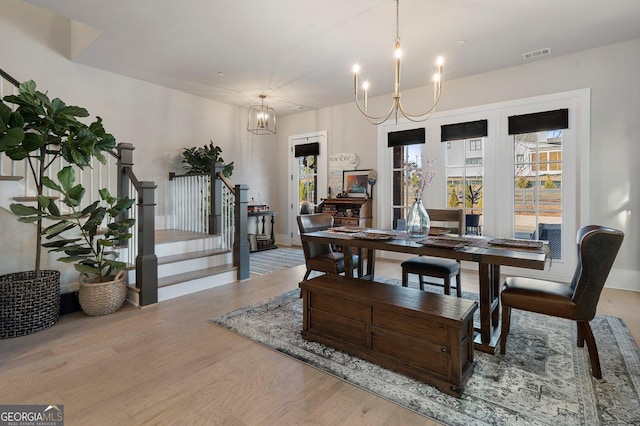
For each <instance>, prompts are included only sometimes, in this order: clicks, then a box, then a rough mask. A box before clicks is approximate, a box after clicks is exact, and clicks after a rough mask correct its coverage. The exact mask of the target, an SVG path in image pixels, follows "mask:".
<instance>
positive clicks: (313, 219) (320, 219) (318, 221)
mask: <svg viewBox="0 0 640 426" xmlns="http://www.w3.org/2000/svg"><path fill="white" fill-rule="evenodd" d="M297 219H298V229H299V230H300V234H305V233H308V232H316V231H324V230H325V229H328V228H331V227H333V216H331V215H330V214H327V213H313V214H305V215H299V216H298V217H297ZM302 250H303V251H304V257H305V258H306V259H312V258H314V257H316V256H318V255H321V254H325V253H331V252H332V250H331V246H330V245H329V244H322V243H313V242H305V241H303V242H302Z"/></svg>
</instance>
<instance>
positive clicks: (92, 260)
mask: <svg viewBox="0 0 640 426" xmlns="http://www.w3.org/2000/svg"><path fill="white" fill-rule="evenodd" d="M57 178H58V182H54V181H53V180H52V179H49V178H46V177H45V179H44V182H43V184H44V185H45V186H46V187H47V188H50V189H52V190H54V191H57V192H59V193H60V196H61V203H62V204H64V206H66V210H67V213H62V212H61V209H60V208H59V207H58V206H57V205H56V203H55V201H54V200H50V199H49V200H48V201H45V203H46V209H47V212H48V213H47V214H46V215H45V218H46V219H48V220H51V221H53V222H54V223H53V224H52V225H49V226H48V227H46V228H44V229H43V231H42V233H43V235H45V236H46V239H47V240H53V239H54V238H55V240H53V241H50V242H46V243H44V244H43V245H42V246H43V247H45V248H48V249H49V252H63V253H64V254H65V255H66V256H64V257H61V258H59V259H58V260H60V261H62V262H65V263H75V265H74V266H75V269H76V270H77V271H78V272H80V289H79V291H78V298H79V300H80V306H81V307H82V310H83V311H84V312H85V313H86V314H88V315H106V314H110V313H111V312H114V311H116V310H118V309H119V308H120V307H121V306H122V304H123V303H124V299H125V296H126V276H125V273H126V267H127V265H126V263H124V262H121V261H118V260H117V257H118V255H119V253H118V251H117V248H118V246H122V245H123V244H125V243H126V241H127V240H129V239H130V238H131V233H130V229H131V227H132V226H133V225H134V224H135V219H131V218H127V214H126V213H127V211H128V210H129V209H130V208H131V206H132V205H133V203H134V200H133V199H130V198H124V199H117V198H115V197H113V196H112V195H111V194H110V193H109V191H108V190H107V189H106V188H103V189H101V190H100V191H99V193H100V200H98V201H94V202H93V203H91V204H89V205H88V206H86V207H84V208H80V205H81V203H82V198H83V196H84V194H85V189H84V187H83V186H82V185H81V184H76V183H75V172H74V170H73V168H72V167H70V166H67V167H64V168H63V169H61V170H60V171H59V172H58V174H57ZM33 214H39V213H36V212H33ZM26 217H28V216H26ZM69 233H74V234H75V235H73V236H71V237H67V235H68V234H69Z"/></svg>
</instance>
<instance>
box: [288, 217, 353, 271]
mask: <svg viewBox="0 0 640 426" xmlns="http://www.w3.org/2000/svg"><path fill="white" fill-rule="evenodd" d="M297 219H298V229H299V230H300V234H305V233H308V232H316V231H324V230H326V229H329V228H331V227H333V216H331V215H330V214H327V213H313V214H306V215H299V216H298V217H297ZM302 250H303V251H304V259H305V263H306V265H307V272H306V273H305V274H304V280H306V279H307V278H309V274H311V271H319V272H325V273H329V274H342V273H344V271H345V269H344V255H343V254H342V253H339V252H336V251H334V250H333V248H332V247H331V245H330V244H322V243H315V242H309V241H304V240H303V241H302ZM351 265H352V267H353V269H354V270H356V269H357V270H358V273H359V276H360V275H361V274H360V273H361V269H360V267H359V266H360V258H359V256H358V255H355V254H354V255H353V257H352V261H351Z"/></svg>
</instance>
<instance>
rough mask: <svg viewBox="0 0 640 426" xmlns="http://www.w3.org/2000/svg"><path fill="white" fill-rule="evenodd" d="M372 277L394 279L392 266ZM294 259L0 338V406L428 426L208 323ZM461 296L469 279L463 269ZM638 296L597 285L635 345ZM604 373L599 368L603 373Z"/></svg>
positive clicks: (105, 417) (289, 280)
mask: <svg viewBox="0 0 640 426" xmlns="http://www.w3.org/2000/svg"><path fill="white" fill-rule="evenodd" d="M376 268H377V272H379V274H380V275H383V276H388V277H396V278H399V277H400V270H399V269H400V268H399V266H398V263H397V262H394V261H385V260H379V261H378V262H377V263H376ZM304 272H305V268H304V266H299V267H295V268H291V269H286V270H282V271H278V272H274V273H272V274H269V275H265V276H261V277H255V276H254V277H252V279H251V280H249V281H245V282H241V283H234V284H229V285H226V286H222V287H218V288H215V289H212V290H207V291H203V292H200V293H196V294H192V295H188V296H184V297H181V298H178V299H173V300H170V301H167V302H163V303H161V304H158V305H155V306H151V307H147V308H144V309H137V308H134V307H131V306H125V307H124V308H122V309H121V310H119V311H118V312H116V313H114V314H112V315H109V316H105V317H97V318H92V317H87V316H85V315H84V314H82V313H76V314H71V315H65V316H63V317H62V318H61V319H60V321H59V323H58V324H57V325H55V326H54V327H52V328H50V329H48V330H46V331H43V332H40V333H36V334H33V335H30V336H25V337H21V338H17V339H9V340H3V341H0V404H10V403H15V404H31V403H33V404H64V409H65V420H66V424H67V425H88V424H91V425H102V424H119V425H139V424H214V425H217V424H220V425H255V424H266V425H276V424H277V425H290V424H314V425H338V424H339V425H347V424H348V425H365V424H366V425H383V424H384V425H386V424H393V425H433V424H436V423H435V422H433V421H431V420H429V419H426V418H424V417H422V416H420V415H418V414H415V413H413V412H411V411H409V410H406V409H404V408H402V407H399V406H397V405H395V404H393V403H391V402H388V401H386V400H383V399H381V398H378V397H376V396H374V395H372V394H370V393H368V392H366V391H364V390H362V389H359V388H357V387H355V386H352V385H350V384H348V383H345V382H343V381H341V380H339V379H336V378H334V377H331V376H329V375H327V374H325V373H322V372H320V371H318V370H316V369H314V368H312V367H309V366H306V365H304V364H302V363H300V362H298V361H296V360H293V359H291V358H288V357H287V356H285V355H282V354H280V353H278V352H275V351H273V350H270V349H268V348H266V347H263V346H261V345H259V344H256V343H253V342H251V341H249V340H247V339H244V338H242V337H239V336H237V335H235V334H234V333H231V332H229V331H227V330H224V329H222V328H220V327H217V326H215V325H213V324H212V323H210V322H208V319H209V318H211V317H214V316H216V315H220V314H223V313H226V312H229V311H232V310H234V309H237V308H240V307H243V306H246V305H249V304H253V303H257V302H260V301H263V300H266V299H268V298H270V297H272V296H276V295H278V294H281V293H283V292H285V291H287V290H291V289H294V288H297V283H298V282H299V281H300V280H301V279H302V277H303V276H304ZM463 280H464V283H465V284H464V288H465V290H466V291H476V282H477V280H476V275H475V273H474V272H472V271H469V272H468V273H466V272H465V273H464V275H463ZM639 309H640V293H633V292H625V291H619V290H605V292H604V294H603V297H602V299H601V301H600V305H599V313H600V314H607V315H615V316H619V317H622V318H623V319H624V320H625V322H626V324H627V326H628V327H629V329H630V330H631V332H632V334H633V335H634V338H635V339H636V342H637V341H640V320H639V316H638V313H637V312H638V310H639ZM604 374H605V375H606V371H605V372H604Z"/></svg>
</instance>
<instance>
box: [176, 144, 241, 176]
mask: <svg viewBox="0 0 640 426" xmlns="http://www.w3.org/2000/svg"><path fill="white" fill-rule="evenodd" d="M220 154H222V148H220V147H219V146H214V145H213V141H210V142H209V146H207V145H204V146H203V147H202V148H198V147H195V146H194V147H192V148H184V151H183V152H182V157H183V159H182V162H183V163H186V166H185V168H186V169H187V173H209V172H211V164H212V163H224V160H223V159H222V157H221V156H220ZM233 167H234V166H233V161H232V162H231V163H228V164H225V165H224V167H223V169H222V174H223V175H224V176H225V177H227V178H229V177H231V175H232V174H233Z"/></svg>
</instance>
